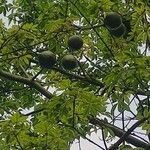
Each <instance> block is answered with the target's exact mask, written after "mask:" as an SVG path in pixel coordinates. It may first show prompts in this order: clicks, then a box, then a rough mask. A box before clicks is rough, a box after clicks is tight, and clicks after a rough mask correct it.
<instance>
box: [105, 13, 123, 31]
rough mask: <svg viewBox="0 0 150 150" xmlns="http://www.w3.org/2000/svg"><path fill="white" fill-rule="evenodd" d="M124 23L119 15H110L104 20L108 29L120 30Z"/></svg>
mask: <svg viewBox="0 0 150 150" xmlns="http://www.w3.org/2000/svg"><path fill="white" fill-rule="evenodd" d="M121 23H122V18H121V16H120V15H119V14H118V13H115V12H113V13H110V14H108V15H107V16H106V17H105V19H104V25H105V26H106V27H107V28H108V29H114V28H118V27H119V26H120V25H121Z"/></svg>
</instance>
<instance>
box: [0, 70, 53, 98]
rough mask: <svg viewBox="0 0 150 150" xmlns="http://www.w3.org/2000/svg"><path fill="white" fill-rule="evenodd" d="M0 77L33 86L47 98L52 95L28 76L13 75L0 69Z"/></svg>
mask: <svg viewBox="0 0 150 150" xmlns="http://www.w3.org/2000/svg"><path fill="white" fill-rule="evenodd" d="M0 77H2V78H5V79H7V80H11V81H16V82H20V83H23V84H26V85H28V86H30V87H33V88H35V89H36V90H37V91H39V92H40V93H41V94H43V95H44V96H45V97H47V98H49V99H51V98H52V97H53V95H52V94H51V93H50V92H49V91H47V90H46V89H44V88H43V87H42V86H41V85H40V84H38V83H37V82H35V81H32V80H30V79H28V78H24V77H21V76H18V75H13V74H11V73H8V72H6V71H3V70H0Z"/></svg>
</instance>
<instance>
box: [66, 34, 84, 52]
mask: <svg viewBox="0 0 150 150" xmlns="http://www.w3.org/2000/svg"><path fill="white" fill-rule="evenodd" d="M68 46H69V48H70V49H71V50H78V49H80V48H81V47H82V46H83V40H82V38H81V37H80V36H78V35H73V36H71V37H70V38H69V39H68Z"/></svg>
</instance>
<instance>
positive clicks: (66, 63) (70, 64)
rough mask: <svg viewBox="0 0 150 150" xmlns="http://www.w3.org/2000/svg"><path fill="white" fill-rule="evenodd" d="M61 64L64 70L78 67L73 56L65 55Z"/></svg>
mask: <svg viewBox="0 0 150 150" xmlns="http://www.w3.org/2000/svg"><path fill="white" fill-rule="evenodd" d="M61 64H62V66H63V68H64V69H66V70H72V69H74V68H76V67H77V65H78V64H77V60H76V59H75V57H74V56H73V55H65V56H64V57H63V58H62V60H61Z"/></svg>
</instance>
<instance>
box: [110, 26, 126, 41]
mask: <svg viewBox="0 0 150 150" xmlns="http://www.w3.org/2000/svg"><path fill="white" fill-rule="evenodd" d="M109 32H110V34H111V35H113V36H115V37H118V38H119V37H121V36H123V35H124V34H125V33H126V27H125V25H124V24H121V25H120V26H119V27H118V28H116V29H112V30H109Z"/></svg>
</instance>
